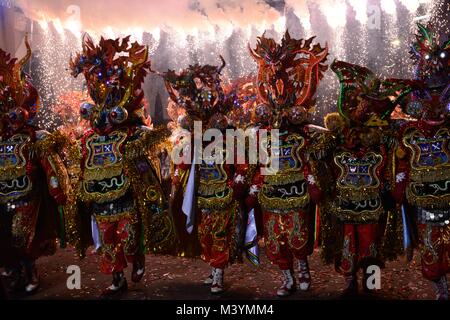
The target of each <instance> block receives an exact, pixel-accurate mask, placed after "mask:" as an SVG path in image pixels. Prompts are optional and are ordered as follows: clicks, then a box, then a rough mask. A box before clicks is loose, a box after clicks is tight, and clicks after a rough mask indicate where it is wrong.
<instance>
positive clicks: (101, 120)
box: [68, 36, 177, 298]
mask: <svg viewBox="0 0 450 320" xmlns="http://www.w3.org/2000/svg"><path fill="white" fill-rule="evenodd" d="M70 69H71V71H72V75H73V76H74V77H77V76H78V75H79V74H82V75H83V76H84V78H85V79H86V87H87V90H88V93H89V96H90V98H91V99H92V101H93V104H90V103H83V104H82V105H81V108H80V113H81V116H82V118H84V119H86V120H88V121H89V123H90V129H89V130H88V131H86V132H85V133H84V135H83V136H82V137H81V139H80V141H78V142H77V143H78V145H79V149H80V150H81V154H79V156H78V157H77V159H76V160H73V163H74V164H75V165H74V166H73V168H72V170H71V171H73V175H74V176H75V175H76V176H79V179H76V181H75V182H74V184H75V185H76V186H75V187H74V189H75V190H76V192H77V194H76V196H77V200H78V203H79V212H78V215H72V216H70V217H69V218H68V219H69V220H70V221H71V222H72V226H71V229H70V230H69V231H70V234H71V238H72V241H73V244H74V245H75V246H76V247H77V248H78V250H79V251H80V253H81V254H83V252H84V250H85V248H86V246H87V245H88V244H89V243H90V242H91V241H93V242H94V245H95V248H96V249H97V251H98V252H99V253H100V255H101V257H102V259H101V265H100V269H101V272H102V273H105V274H112V276H113V281H112V285H111V286H110V287H108V288H107V289H106V290H105V291H104V292H103V295H102V296H103V297H105V298H109V297H113V296H115V295H118V294H120V293H122V292H124V291H125V290H126V289H127V282H126V279H125V276H124V269H125V268H126V266H127V262H130V263H132V264H133V270H132V281H133V282H139V281H140V280H141V278H142V276H143V274H144V268H145V256H144V254H145V253H146V252H154V253H163V252H172V251H173V250H174V249H175V248H174V246H175V245H176V243H177V241H176V235H175V229H174V225H173V220H172V218H171V217H170V215H169V214H168V212H167V208H166V205H165V203H166V201H165V200H164V198H165V195H164V192H163V190H162V187H161V179H160V178H161V175H160V170H159V169H160V167H161V163H160V162H159V158H158V153H157V151H158V149H160V147H161V145H162V144H164V141H165V140H164V139H165V138H167V137H168V134H166V132H165V130H164V129H159V128H158V129H151V128H150V127H148V126H147V124H148V123H149V117H148V115H147V112H146V110H145V108H144V105H143V99H144V92H143V90H142V88H141V86H142V83H143V81H144V77H145V76H146V75H147V73H148V72H149V71H150V61H149V60H148V48H147V47H145V46H142V45H140V44H138V43H137V42H134V43H130V41H129V37H126V38H123V39H122V40H120V39H116V40H112V39H103V38H102V39H101V40H100V42H99V44H98V45H95V44H94V43H93V41H92V39H91V38H90V37H89V36H85V37H84V39H83V47H82V52H80V53H78V54H77V56H76V57H75V58H74V59H72V60H71V62H70ZM86 230H88V231H90V230H92V234H89V233H90V232H86ZM91 238H92V239H91Z"/></svg>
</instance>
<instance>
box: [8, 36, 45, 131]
mask: <svg viewBox="0 0 450 320" xmlns="http://www.w3.org/2000/svg"><path fill="white" fill-rule="evenodd" d="M25 46H26V48H27V53H26V54H25V56H24V57H23V58H22V59H20V60H19V61H17V59H15V58H11V55H10V54H8V53H6V52H4V51H3V50H1V49H0V112H1V117H2V124H3V125H5V121H6V123H9V124H12V125H14V126H22V125H24V124H26V123H30V122H31V121H32V120H33V118H34V117H35V115H36V113H37V111H38V108H39V107H38V103H39V96H38V94H37V91H36V89H35V88H34V87H33V85H32V84H31V82H30V79H29V78H28V76H27V75H26V74H25V73H24V72H23V68H24V66H25V65H26V64H27V63H28V61H29V60H30V58H31V48H30V45H29V43H28V37H27V36H25Z"/></svg>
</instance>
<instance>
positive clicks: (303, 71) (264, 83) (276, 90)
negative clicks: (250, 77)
mask: <svg viewBox="0 0 450 320" xmlns="http://www.w3.org/2000/svg"><path fill="white" fill-rule="evenodd" d="M313 40H314V37H312V38H310V39H308V40H303V39H299V40H297V39H292V38H291V36H290V35H289V32H288V31H286V33H285V34H284V36H283V39H282V40H281V44H278V43H276V42H275V40H274V39H271V38H266V37H265V36H264V35H263V36H261V37H258V43H257V45H256V48H255V49H252V48H251V47H249V50H250V53H251V55H252V56H253V58H254V59H255V60H256V62H257V63H258V77H257V88H258V97H259V99H260V101H261V102H262V103H263V105H264V108H265V109H266V110H265V111H263V110H260V111H259V112H260V113H270V112H272V113H274V115H275V119H276V120H275V121H281V118H280V117H282V116H283V115H282V114H281V113H282V111H287V112H288V114H289V113H292V116H291V117H290V118H296V117H297V118H298V119H297V120H295V119H293V120H294V122H301V121H302V119H301V118H303V120H304V115H305V113H306V111H308V110H310V109H311V108H312V107H313V106H314V104H315V100H314V95H315V93H316V90H317V86H318V83H319V81H320V80H321V79H322V78H323V73H324V72H325V71H326V70H327V66H326V65H325V64H324V62H325V61H326V59H327V56H328V47H327V46H325V48H322V47H321V45H320V44H314V45H312V42H313ZM289 109H291V110H289ZM257 112H258V110H257ZM301 114H303V116H301Z"/></svg>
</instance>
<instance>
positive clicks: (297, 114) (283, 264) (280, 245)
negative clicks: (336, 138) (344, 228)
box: [246, 31, 332, 297]
mask: <svg viewBox="0 0 450 320" xmlns="http://www.w3.org/2000/svg"><path fill="white" fill-rule="evenodd" d="M312 43H313V38H310V39H308V40H306V41H305V40H303V39H299V40H297V39H293V38H291V37H290V35H289V32H287V31H286V33H285V35H284V37H283V39H282V40H281V44H278V43H276V42H275V41H274V40H273V39H270V38H266V37H265V36H264V35H263V36H262V37H259V38H258V43H257V46H256V49H251V48H250V53H251V55H252V57H253V58H254V59H255V61H256V62H257V63H258V76H257V85H256V86H257V91H258V96H257V103H256V104H257V106H256V108H255V122H256V123H257V124H258V126H259V131H261V130H262V129H264V130H267V136H264V135H258V139H259V147H260V150H261V151H262V152H263V153H264V154H266V155H267V157H268V158H270V162H269V163H268V164H267V165H265V164H261V165H260V167H259V168H258V169H257V170H256V173H255V175H254V177H253V179H252V185H251V187H250V191H249V196H248V198H247V201H246V202H247V207H248V208H260V210H257V211H256V212H258V211H260V212H262V220H263V226H264V227H263V229H264V242H265V249H266V250H265V251H266V255H267V257H268V258H269V260H270V261H271V262H272V263H274V264H276V265H277V266H278V267H279V268H280V270H281V272H282V275H283V283H282V285H281V286H280V288H278V290H277V293H276V294H277V295H278V296H280V297H285V296H288V295H290V294H291V293H293V292H294V291H295V290H296V289H297V285H298V288H299V289H300V290H302V291H307V290H308V289H309V288H310V285H311V275H310V270H309V265H308V255H310V254H311V253H312V251H313V248H314V233H315V229H314V228H315V212H316V210H315V209H316V205H315V203H317V202H319V201H320V200H321V197H322V193H321V190H320V188H319V182H318V179H317V177H318V172H319V168H320V166H321V164H320V163H319V161H317V160H318V159H320V158H321V157H322V156H323V155H324V154H325V153H326V152H327V150H328V149H329V148H330V147H331V146H332V141H331V140H330V139H328V138H327V133H326V130H325V129H324V128H320V127H316V126H313V125H311V124H310V123H309V122H308V112H309V111H312V110H313V107H314V104H315V99H314V95H315V93H316V89H317V86H318V84H319V82H320V80H321V79H322V77H323V72H325V70H327V66H326V65H325V64H324V62H325V61H326V58H327V55H328V49H327V47H325V48H322V47H321V46H320V44H314V45H312ZM274 130H277V131H278V133H279V134H275V133H274V132H275V131H274ZM261 147H262V148H261ZM263 158H264V157H263ZM266 160H267V159H266ZM263 171H264V172H263ZM295 261H296V264H297V270H298V284H296V282H297V280H296V279H295V275H294V262H295Z"/></svg>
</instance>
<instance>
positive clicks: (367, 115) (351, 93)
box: [331, 61, 420, 127]
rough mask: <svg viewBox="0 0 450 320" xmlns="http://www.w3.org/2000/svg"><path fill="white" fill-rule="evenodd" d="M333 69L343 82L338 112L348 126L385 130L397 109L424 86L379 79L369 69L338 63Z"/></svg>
mask: <svg viewBox="0 0 450 320" xmlns="http://www.w3.org/2000/svg"><path fill="white" fill-rule="evenodd" d="M331 69H332V70H333V71H334V72H335V73H336V75H337V76H338V78H339V82H340V92H339V100H338V112H339V114H340V115H341V117H342V118H343V119H344V120H345V121H347V122H348V123H353V124H356V125H357V126H368V127H382V126H386V125H388V121H387V120H388V119H389V117H390V115H391V113H392V111H394V108H395V107H396V106H397V105H398V104H400V103H401V102H402V101H403V99H404V98H405V97H406V96H407V95H408V94H409V93H410V92H411V91H412V90H414V88H418V87H419V86H420V83H418V82H416V81H411V80H403V79H379V78H378V77H377V76H376V75H375V74H374V73H373V72H372V71H371V70H369V69H368V68H365V67H362V66H358V65H355V64H351V63H347V62H344V61H334V62H333V63H332V64H331Z"/></svg>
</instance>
